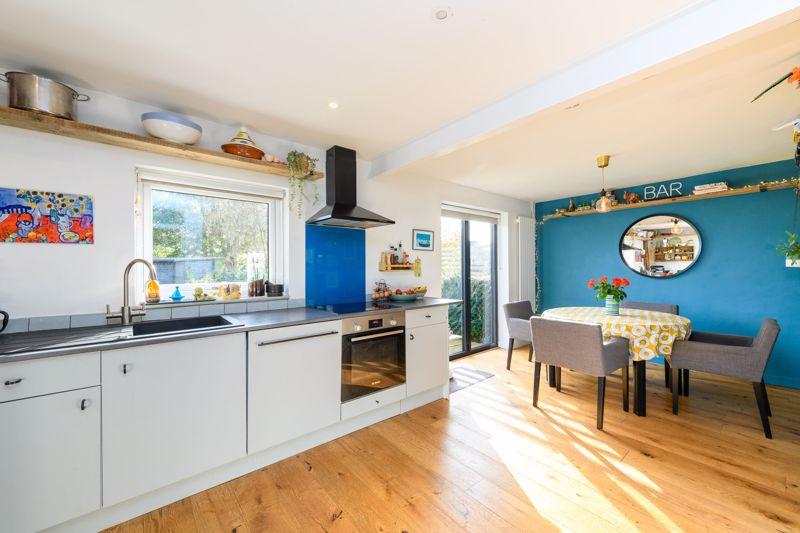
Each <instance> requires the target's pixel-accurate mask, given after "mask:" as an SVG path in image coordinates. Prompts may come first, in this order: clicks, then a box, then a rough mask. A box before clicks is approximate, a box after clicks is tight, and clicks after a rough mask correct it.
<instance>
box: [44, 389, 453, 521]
mask: <svg viewBox="0 0 800 533" xmlns="http://www.w3.org/2000/svg"><path fill="white" fill-rule="evenodd" d="M449 396H450V387H449V384H445V385H444V386H442V387H435V388H433V389H430V390H428V391H425V392H421V393H419V394H416V395H415V396H412V397H411V398H405V399H403V400H400V401H399V402H395V403H393V404H390V405H386V406H383V407H380V408H378V409H375V410H374V411H369V412H368V413H364V414H362V415H359V416H356V417H354V418H349V419H347V420H343V421H341V422H339V423H338V424H334V425H332V426H329V427H327V428H325V429H321V430H319V431H315V432H314V433H310V434H308V435H304V436H302V437H299V438H297V439H294V440H291V441H289V442H285V443H283V444H279V445H278V446H275V447H273V448H270V449H268V450H263V451H260V452H257V453H254V454H250V455H247V456H245V457H243V458H241V459H239V460H237V461H234V462H232V463H229V464H227V465H224V466H220V467H218V468H215V469H213V470H209V471H208V472H203V473H202V474H198V475H197V476H194V477H191V478H189V479H184V480H183V481H179V482H177V483H173V484H172V485H168V486H166V487H162V488H160V489H158V490H154V491H152V492H149V493H147V494H143V495H141V496H137V497H135V498H131V499H130V500H126V501H124V502H121V503H118V504H116V505H113V506H111V507H104V508H102V509H98V510H97V511H94V512H92V513H89V514H87V515H84V516H80V517H78V518H75V519H73V520H70V521H69V522H64V523H63V524H59V525H57V526H54V527H52V528H50V529H47V530H45V531H47V532H59V533H61V532H69V533H86V532H87V531H100V530H102V529H106V528H108V527H111V526H114V525H116V524H119V523H121V522H125V521H126V520H130V519H131V518H135V517H137V516H140V515H142V514H145V513H148V512H150V511H153V510H155V509H159V508H161V507H164V506H165V505H169V504H170V503H173V502H176V501H178V500H181V499H183V498H186V497H188V496H191V495H193V494H197V493H198V492H202V491H204V490H207V489H209V488H211V487H214V486H216V485H219V484H221V483H225V482H226V481H230V480H231V479H235V478H237V477H240V476H243V475H245V474H248V473H250V472H254V471H256V470H258V469H259V468H263V467H265V466H267V465H271V464H272V463H277V462H278V461H282V460H283V459H286V458H288V457H291V456H293V455H295V454H298V453H300V452H303V451H305V450H309V449H311V448H314V447H315V446H319V445H320V444H324V443H326V442H329V441H332V440H334V439H337V438H339V437H342V436H344V435H347V434H348V433H352V432H354V431H358V430H359V429H362V428H365V427H367V426H371V425H372V424H375V423H378V422H381V421H382V420H386V419H387V418H391V417H393V416H396V415H399V414H401V413H405V412H407V411H411V410H413V409H416V408H417V407H421V406H423V405H425V404H428V403H431V402H433V401H436V400H439V399H442V398H448V397H449Z"/></svg>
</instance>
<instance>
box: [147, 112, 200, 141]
mask: <svg viewBox="0 0 800 533" xmlns="http://www.w3.org/2000/svg"><path fill="white" fill-rule="evenodd" d="M142 126H144V131H146V132H147V133H149V134H150V135H152V136H153V137H158V138H159V139H164V140H167V141H173V142H176V143H183V144H194V143H196V142H197V141H199V140H200V136H201V135H203V128H201V127H200V125H199V124H195V123H194V122H192V121H191V120H189V119H187V118H184V117H182V116H180V115H175V114H173V113H165V112H163V111H155V112H152V113H142Z"/></svg>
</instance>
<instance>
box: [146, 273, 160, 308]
mask: <svg viewBox="0 0 800 533" xmlns="http://www.w3.org/2000/svg"><path fill="white" fill-rule="evenodd" d="M144 296H145V298H144V299H145V301H146V302H147V303H149V304H157V303H158V302H160V301H161V289H160V288H159V286H158V282H157V281H156V280H154V279H152V278H151V279H149V280H147V283H145V284H144Z"/></svg>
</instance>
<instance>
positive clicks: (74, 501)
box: [0, 387, 101, 533]
mask: <svg viewBox="0 0 800 533" xmlns="http://www.w3.org/2000/svg"><path fill="white" fill-rule="evenodd" d="M100 463H101V459H100V387H91V388H88V389H81V390H75V391H70V392H61V393H58V394H49V395H47V396H38V397H36V398H28V399H25V400H18V401H16V402H6V403H4V404H0V531H3V532H6V531H8V532H9V533H11V532H27V531H39V530H41V529H44V528H47V527H50V526H54V525H56V524H60V523H61V522H64V521H66V520H70V519H72V518H76V517H78V516H81V515H84V514H86V513H89V512H91V511H94V510H96V509H99V508H100V504H101V500H100V497H101V488H100Z"/></svg>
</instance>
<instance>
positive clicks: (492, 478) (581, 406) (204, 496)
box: [108, 347, 800, 533]
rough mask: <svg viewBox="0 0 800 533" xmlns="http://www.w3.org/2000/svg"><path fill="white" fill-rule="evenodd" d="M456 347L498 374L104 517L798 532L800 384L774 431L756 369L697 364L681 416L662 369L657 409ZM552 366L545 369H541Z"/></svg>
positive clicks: (652, 389)
mask: <svg viewBox="0 0 800 533" xmlns="http://www.w3.org/2000/svg"><path fill="white" fill-rule="evenodd" d="M505 356H506V353H505V351H502V350H491V351H487V352H483V353H480V354H477V355H474V356H471V357H466V358H463V359H459V360H458V361H456V362H454V363H453V365H454V366H466V367H470V368H475V369H479V370H484V371H488V372H492V373H494V374H495V376H494V377H492V378H490V379H487V380H485V381H482V382H480V383H478V384H476V385H473V386H470V387H467V388H465V389H463V390H461V391H458V392H456V393H454V394H453V395H452V396H451V398H450V400H449V401H447V400H441V401H437V402H434V403H432V404H429V405H426V406H423V407H421V408H419V409H416V410H414V411H411V412H409V413H405V414H403V415H400V416H396V417H394V418H391V419H389V420H386V421H384V422H381V423H379V424H376V425H374V426H371V427H369V428H365V429H363V430H361V431H357V432H355V433H352V434H350V435H346V436H344V437H342V438H340V439H337V440H335V441H333V442H330V443H327V444H324V445H322V446H318V447H317V448H314V449H312V450H308V451H306V452H303V453H300V454H298V455H296V456H294V457H291V458H289V459H286V460H285V461H281V462H280V463H276V464H274V465H270V466H268V467H266V468H263V469H261V470H258V471H256V472H252V473H250V474H247V475H245V476H242V477H240V478H238V479H235V480H232V481H230V482H228V483H224V484H222V485H219V486H217V487H214V488H212V489H209V490H208V491H205V492H202V493H200V494H196V495H194V496H192V497H191V498H186V499H184V500H180V501H178V502H175V503H173V504H171V505H168V506H166V507H164V508H162V509H158V510H156V511H153V512H150V513H147V514H146V515H143V516H140V517H137V518H134V519H132V520H130V521H128V522H125V523H123V524H120V525H118V526H116V527H114V528H111V529H109V530H108V531H113V532H115V533H130V532H136V533H143V532H155V531H171V532H182V531H200V532H209V533H211V532H217V531H219V532H229V533H230V532H232V531H235V532H236V533H245V532H247V533H258V532H262V531H277V532H283V531H348V532H349V531H359V532H365V531H379V532H409V533H411V532H437V531H545V532H547V531H615V532H616V531H714V532H716V531H781V532H785V531H800V411H798V406H800V391H795V390H790V389H781V388H776V387H768V390H769V395H770V402H771V404H772V411H773V417H772V431H773V435H774V437H775V438H774V439H773V440H767V439H765V438H764V435H763V433H762V430H761V424H760V421H759V418H758V411H757V409H756V406H755V401H754V399H753V396H752V388H751V386H750V385H749V384H748V383H742V382H738V381H735V380H729V379H726V378H720V377H717V376H712V375H704V374H696V375H695V374H693V375H692V380H691V391H690V392H691V395H690V396H689V397H688V398H685V397H682V398H681V400H680V414H679V415H678V416H674V415H673V414H672V411H671V408H672V404H671V395H670V393H669V391H668V390H666V389H665V388H664V381H663V380H664V377H663V376H664V373H663V369H662V367H659V366H656V365H650V366H649V368H648V371H647V379H648V390H647V393H648V394H647V401H648V406H647V414H648V416H647V417H646V418H641V417H637V416H635V415H634V414H632V413H626V412H624V411H623V410H622V406H621V398H622V397H621V388H620V385H621V383H620V378H619V376H613V377H611V378H609V380H608V383H607V386H606V409H605V414H606V416H605V423H604V431H599V430H597V428H596V427H595V407H596V380H595V378H593V377H590V376H585V375H582V374H578V373H575V372H568V371H564V372H563V377H562V392H561V393H556V392H555V390H554V389H550V388H549V387H547V386H546V381H545V380H544V375H543V380H542V387H541V393H540V402H539V408H534V407H533V406H532V405H531V392H532V379H533V364H532V363H529V362H528V361H527V357H528V353H527V349H526V348H524V347H523V348H520V349H519V350H515V351H514V357H513V361H512V367H511V368H512V369H511V371H507V370H506V369H505ZM543 374H544V372H543Z"/></svg>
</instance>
